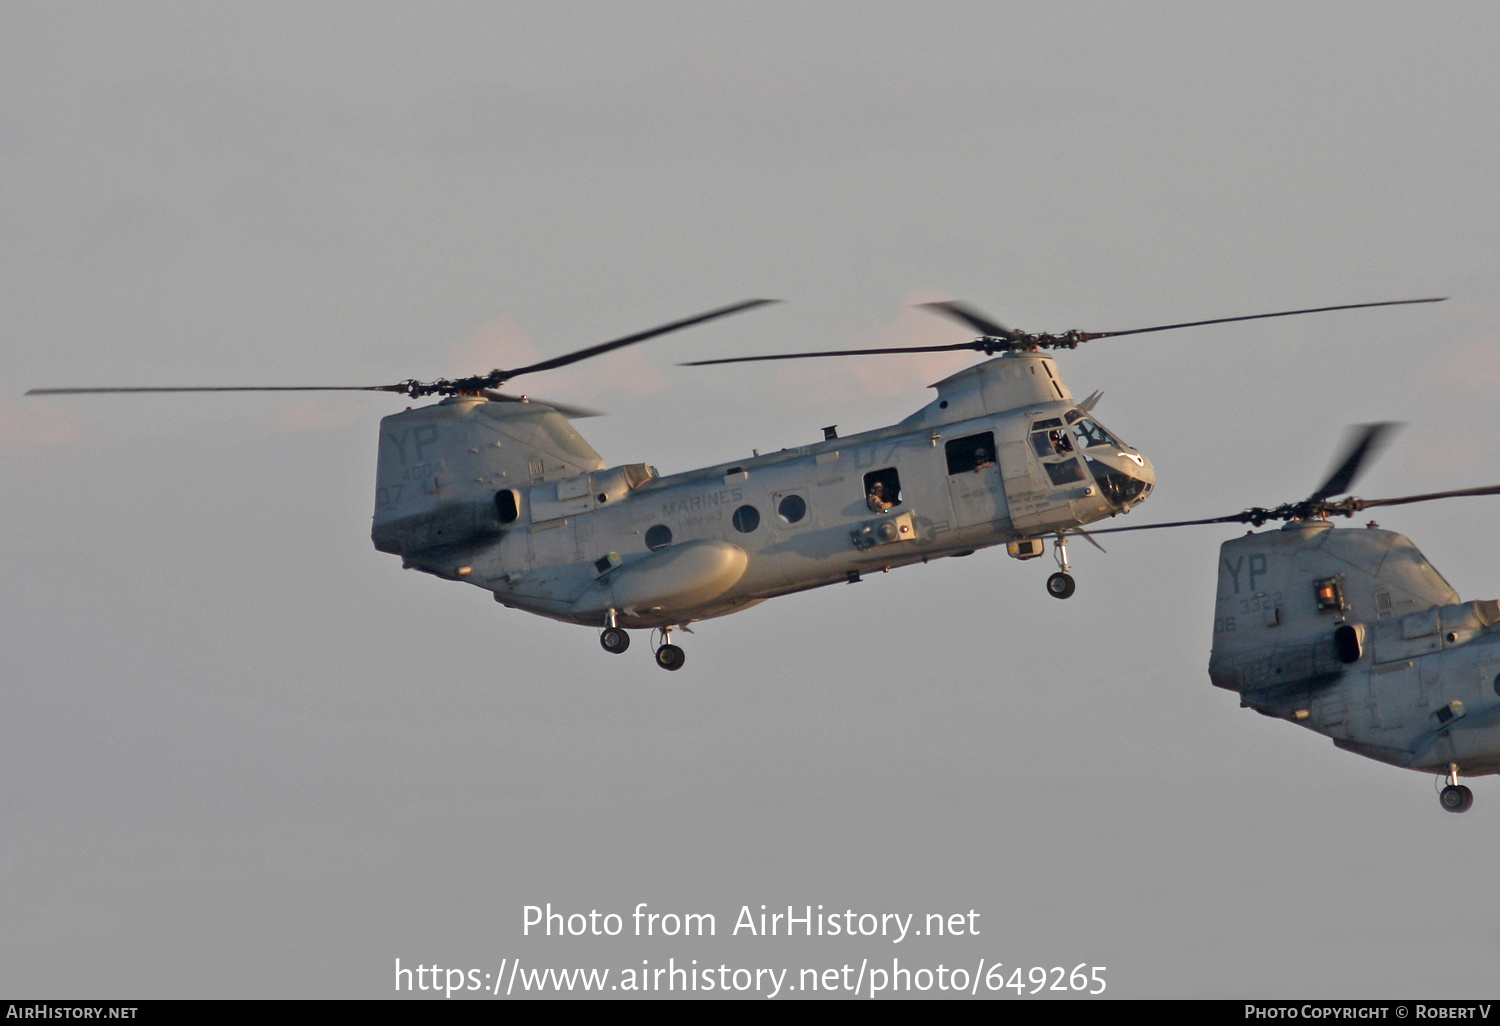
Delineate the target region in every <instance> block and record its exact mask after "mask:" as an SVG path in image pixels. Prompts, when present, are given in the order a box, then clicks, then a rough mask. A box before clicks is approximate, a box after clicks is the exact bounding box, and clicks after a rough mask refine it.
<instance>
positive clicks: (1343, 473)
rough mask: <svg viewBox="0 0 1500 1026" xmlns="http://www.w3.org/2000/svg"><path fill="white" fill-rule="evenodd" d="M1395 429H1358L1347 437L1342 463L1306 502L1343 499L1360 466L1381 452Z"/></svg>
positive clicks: (1381, 425) (1383, 426)
mask: <svg viewBox="0 0 1500 1026" xmlns="http://www.w3.org/2000/svg"><path fill="white" fill-rule="evenodd" d="M1398 427H1400V425H1399V424H1395V423H1392V422H1390V421H1385V422H1382V423H1379V424H1364V425H1361V426H1360V428H1359V429H1358V434H1354V435H1351V436H1350V438H1349V441H1348V443H1347V444H1346V445H1345V447H1344V448H1345V452H1344V458H1343V460H1342V461H1341V462H1340V463H1339V464H1338V465H1337V466H1336V467H1335V468H1334V470H1333V472H1332V473H1331V474H1329V475H1328V478H1327V480H1325V481H1324V482H1323V483H1322V484H1321V485H1319V486H1318V489H1317V491H1315V492H1313V493H1312V494H1311V495H1309V496H1308V497H1307V501H1308V502H1320V501H1322V500H1323V499H1328V498H1332V497H1333V496H1335V495H1343V494H1344V493H1345V492H1347V491H1348V490H1349V489H1350V488H1352V487H1354V479H1355V478H1357V477H1358V476H1359V472H1360V468H1361V466H1363V465H1364V464H1365V463H1367V462H1368V461H1369V460H1370V459H1371V458H1373V457H1374V456H1375V455H1377V454H1378V453H1379V452H1380V450H1381V449H1383V448H1385V445H1386V442H1387V441H1388V440H1389V438H1390V436H1391V433H1392V432H1394V431H1395V429H1396V428H1398Z"/></svg>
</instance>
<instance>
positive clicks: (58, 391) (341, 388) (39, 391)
mask: <svg viewBox="0 0 1500 1026" xmlns="http://www.w3.org/2000/svg"><path fill="white" fill-rule="evenodd" d="M404 387H405V386H404V385H222V386H218V385H214V386H205V387H188V388H31V389H27V391H26V394H27V395H96V394H101V393H107V392H399V391H402V389H403V388H404Z"/></svg>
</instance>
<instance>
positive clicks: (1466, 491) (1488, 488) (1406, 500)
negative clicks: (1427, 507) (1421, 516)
mask: <svg viewBox="0 0 1500 1026" xmlns="http://www.w3.org/2000/svg"><path fill="white" fill-rule="evenodd" d="M1468 495H1500V485H1484V486H1483V487H1480V488H1460V489H1458V490H1456V491H1451V492H1428V493H1427V494H1426V495H1403V496H1401V497H1400V498H1398V499H1355V500H1354V508H1355V509H1372V508H1374V507H1376V506H1405V505H1408V504H1410V503H1413V502H1429V501H1431V500H1432V499H1461V498H1463V497H1465V496H1468Z"/></svg>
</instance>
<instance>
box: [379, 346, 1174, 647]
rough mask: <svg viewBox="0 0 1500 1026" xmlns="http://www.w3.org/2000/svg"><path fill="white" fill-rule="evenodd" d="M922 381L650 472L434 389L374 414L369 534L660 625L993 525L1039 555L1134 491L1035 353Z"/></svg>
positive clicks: (1109, 441)
mask: <svg viewBox="0 0 1500 1026" xmlns="http://www.w3.org/2000/svg"><path fill="white" fill-rule="evenodd" d="M934 387H935V388H936V389H937V390H938V398H937V399H935V400H933V401H932V402H931V403H929V404H928V405H927V406H925V407H923V408H922V409H921V410H918V411H917V412H916V413H914V414H912V415H911V416H910V417H907V418H906V419H905V420H903V421H901V422H900V423H899V424H895V425H892V426H889V427H885V428H880V429H877V430H874V431H867V432H863V433H861V434H856V435H851V436H848V437H842V438H840V437H834V436H832V432H830V437H827V438H825V439H824V440H823V441H821V442H819V443H816V444H813V445H807V446H801V447H798V448H795V449H784V450H781V451H779V452H775V453H767V454H765V455H759V454H756V455H754V456H752V457H750V458H748V459H744V460H736V461H733V462H726V463H722V464H717V465H714V466H711V467H705V468H703V469H701V470H695V471H690V472H687V473H681V474H673V475H668V476H659V475H658V474H656V472H655V471H654V470H653V469H652V468H651V467H649V466H647V465H645V464H632V465H627V466H617V467H607V466H606V465H605V464H604V461H603V460H602V459H601V458H599V457H598V455H597V453H595V452H594V451H593V450H592V448H590V447H589V446H588V443H587V442H585V441H583V439H582V437H581V436H579V435H578V434H577V432H576V431H575V430H574V429H573V428H572V426H571V425H570V424H569V423H568V422H567V421H566V420H565V419H564V418H563V417H562V416H561V415H559V414H558V413H556V412H555V411H552V410H551V409H550V408H548V407H546V406H545V405H542V404H539V403H530V402H523V403H508V402H489V401H487V400H486V399H484V398H481V397H470V396H458V397H452V398H449V399H446V400H444V401H442V402H440V403H438V404H435V405H432V406H427V407H422V408H418V409H414V410H409V411H407V412H405V413H401V414H396V415H394V416H390V417H386V418H385V419H384V420H383V421H382V424H381V449H380V464H379V477H378V482H377V504H376V514H375V524H374V530H373V532H372V535H373V538H374V540H375V544H376V546H377V548H380V549H382V550H384V551H389V552H395V553H397V554H399V555H401V556H402V558H403V560H404V562H405V565H407V566H408V567H411V568H414V569H419V570H423V571H426V572H429V573H433V574H436V575H438V576H441V577H444V578H448V579H452V580H456V581H464V582H466V583H470V584H474V585H476V586H478V587H481V588H484V589H486V590H488V591H491V592H493V594H494V597H495V600H496V601H498V602H501V603H503V604H504V605H506V606H511V607H515V608H518V609H523V610H526V611H528V612H532V613H537V614H540V615H543V616H547V617H551V618H554V619H558V620H563V621H567V622H572V623H579V624H588V625H592V626H596V627H605V626H609V627H621V628H629V627H637V628H640V627H671V626H676V625H682V624H687V623H690V622H692V621H695V620H701V619H706V618H709V617H715V616H722V615H725V614H727V613H731V612H735V611H738V610H740V609H745V608H748V607H749V606H751V605H754V604H756V603H758V602H762V601H764V600H766V599H768V598H773V597H775V596H778V595H784V594H788V593H791V592H796V591H802V590H806V589H809V588H817V587H821V586H824V585H828V584H834V583H841V582H845V581H856V580H858V579H859V578H860V576H861V575H862V574H866V573H870V572H873V571H879V570H888V569H894V568H896V567H901V566H907V565H911V564H915V563H925V562H929V561H931V560H933V559H937V558H942V557H944V556H957V555H964V554H967V553H969V552H972V551H974V550H976V549H979V548H984V547H988V546H993V545H997V544H1002V543H1012V542H1015V543H1019V544H1017V545H1015V546H1013V547H1012V554H1013V555H1016V556H1017V557H1018V558H1030V557H1032V556H1036V555H1041V554H1042V546H1041V543H1040V541H1039V540H1038V539H1041V538H1043V537H1045V536H1048V535H1058V534H1060V533H1062V534H1064V535H1065V533H1066V532H1068V531H1069V530H1073V529H1077V528H1079V527H1082V526H1084V525H1087V524H1089V523H1093V522H1095V521H1098V520H1100V519H1103V518H1107V517H1110V516H1114V515H1116V514H1118V513H1121V512H1124V511H1126V510H1128V509H1130V508H1131V507H1132V506H1134V505H1136V504H1137V503H1139V502H1141V501H1143V500H1144V499H1145V498H1146V497H1147V495H1148V494H1149V493H1150V490H1151V487H1152V485H1153V483H1154V473H1153V471H1152V469H1151V465H1150V463H1149V462H1148V461H1147V460H1146V459H1145V457H1144V456H1142V455H1141V454H1140V453H1139V452H1137V451H1136V450H1134V449H1132V448H1130V447H1129V446H1126V445H1124V444H1123V443H1121V442H1119V441H1118V440H1117V439H1116V438H1114V437H1113V436H1112V435H1111V434H1110V433H1109V432H1108V431H1106V430H1105V429H1104V428H1103V427H1102V426H1100V425H1099V424H1098V422H1097V421H1095V420H1094V419H1093V417H1092V414H1091V411H1090V410H1089V409H1086V408H1083V407H1080V406H1078V405H1077V404H1076V403H1075V402H1074V401H1073V398H1072V396H1071V394H1069V392H1068V390H1067V387H1066V385H1064V384H1063V382H1062V379H1061V376H1060V375H1059V374H1058V372H1057V369H1056V366H1055V364H1054V363H1053V361H1052V360H1051V358H1049V357H1047V356H1045V355H1040V354H1036V353H1015V354H1007V355H1005V356H1001V357H998V358H995V359H992V360H989V361H987V362H985V363H982V364H979V365H977V366H975V367H970V368H968V369H966V370H964V371H961V372H960V373H958V374H955V375H953V376H951V377H949V378H947V379H945V380H944V381H941V382H939V383H937V384H936V385H935V386H934ZM1027 540H1032V541H1029V543H1028V541H1027Z"/></svg>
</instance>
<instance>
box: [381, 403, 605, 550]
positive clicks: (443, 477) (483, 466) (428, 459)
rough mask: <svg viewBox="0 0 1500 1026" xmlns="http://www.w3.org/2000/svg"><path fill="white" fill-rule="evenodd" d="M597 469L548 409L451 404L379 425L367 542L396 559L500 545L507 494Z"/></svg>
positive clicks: (515, 511) (510, 501)
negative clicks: (372, 514)
mask: <svg viewBox="0 0 1500 1026" xmlns="http://www.w3.org/2000/svg"><path fill="white" fill-rule="evenodd" d="M603 467H604V460H603V459H601V458H600V456H599V454H598V453H597V452H595V451H594V449H593V447H592V446H590V445H589V443H588V442H586V441H585V440H584V439H583V436H582V435H580V434H579V433H578V432H577V430H576V429H574V427H573V425H572V424H570V423H568V421H567V419H566V418H564V417H563V416H562V414H560V413H558V412H557V411H556V410H554V409H552V408H551V407H549V406H545V405H543V404H541V403H533V402H490V401H488V400H486V399H483V398H480V397H477V396H454V397H452V398H449V399H445V400H444V401H442V402H440V403H437V404H436V405H433V406H425V407H421V408H418V409H414V410H407V411H406V412H404V413H397V414H394V415H392V416H389V417H385V418H383V419H382V420H381V422H380V452H379V456H378V464H377V471H376V481H375V519H374V524H373V527H372V529H371V532H370V534H371V539H372V540H373V541H374V543H375V547H376V548H377V549H379V550H380V551H382V552H390V553H394V554H396V555H400V556H403V557H410V556H413V555H415V554H418V553H422V552H428V551H433V550H443V549H451V548H454V547H457V546H465V545H478V544H483V543H485V542H486V541H491V540H493V539H495V538H496V537H498V536H499V534H500V533H501V531H502V530H504V528H505V526H506V524H507V523H509V522H512V521H514V520H515V519H516V518H517V516H518V515H519V508H518V504H517V501H516V498H515V496H516V492H515V491H514V489H519V488H525V487H527V486H530V485H532V484H537V483H541V482H544V481H555V480H558V479H561V478H568V477H574V476H576V475H579V474H585V473H589V472H591V471H595V470H600V469H602V468H603Z"/></svg>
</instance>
